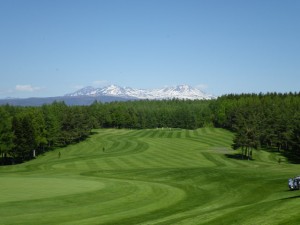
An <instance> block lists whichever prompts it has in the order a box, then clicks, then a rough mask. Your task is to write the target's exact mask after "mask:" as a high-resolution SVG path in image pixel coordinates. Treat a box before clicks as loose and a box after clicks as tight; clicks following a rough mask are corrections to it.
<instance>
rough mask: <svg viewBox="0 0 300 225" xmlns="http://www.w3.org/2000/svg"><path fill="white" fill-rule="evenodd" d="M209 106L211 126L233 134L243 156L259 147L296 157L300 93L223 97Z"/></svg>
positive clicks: (299, 139) (298, 152)
mask: <svg viewBox="0 0 300 225" xmlns="http://www.w3.org/2000/svg"><path fill="white" fill-rule="evenodd" d="M210 107H211V109H212V111H213V123H214V125H215V126H216V127H223V128H225V129H229V130H231V131H233V132H235V138H234V140H233V148H234V149H241V150H242V156H243V157H246V158H248V159H251V157H252V150H253V149H258V148H261V147H263V148H267V149H273V150H274V149H275V150H277V151H279V152H284V153H286V154H288V155H291V156H292V157H299V156H300V93H286V94H278V93H268V94H241V95H224V96H222V97H220V98H218V100H217V101H215V102H212V104H211V105H210Z"/></svg>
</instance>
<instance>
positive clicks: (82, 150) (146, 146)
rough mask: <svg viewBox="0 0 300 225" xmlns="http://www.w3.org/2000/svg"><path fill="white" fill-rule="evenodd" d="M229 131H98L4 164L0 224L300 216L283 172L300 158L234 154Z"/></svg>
mask: <svg viewBox="0 0 300 225" xmlns="http://www.w3.org/2000/svg"><path fill="white" fill-rule="evenodd" d="M232 137H233V134H232V133H230V132H228V131H225V130H222V129H215V128H203V129H198V130H181V129H153V130H125V129H124V130H117V129H101V130H96V131H95V134H93V135H92V136H91V137H90V138H89V139H87V140H86V141H84V142H82V143H79V144H77V145H72V146H69V147H67V148H63V149H57V150H55V151H53V152H49V153H47V154H45V155H44V156H39V157H38V158H37V159H35V160H33V161H30V162H27V163H24V164H21V165H15V166H7V167H0V224H1V225H2V224H7V225H8V224H22V225H26V224H28V225H33V224H39V225H42V224H64V225H77V224H86V225H93V224H122V225H123V224H148V225H149V224H226V225H228V224H249V225H250V224H251V225H252V224H253V225H256V224H272V225H273V224H299V223H300V213H299V212H300V191H289V190H288V187H287V179H288V178H289V177H294V176H296V175H300V166H299V165H292V164H289V163H287V162H286V161H285V160H283V161H282V162H281V164H279V163H278V157H280V156H279V155H277V154H276V153H269V152H266V151H255V152H254V160H253V161H246V160H244V161H242V160H238V159H235V158H234V157H233V154H235V153H237V152H235V151H233V150H231V148H230V146H231V143H232ZM59 152H60V153H61V156H60V157H59Z"/></svg>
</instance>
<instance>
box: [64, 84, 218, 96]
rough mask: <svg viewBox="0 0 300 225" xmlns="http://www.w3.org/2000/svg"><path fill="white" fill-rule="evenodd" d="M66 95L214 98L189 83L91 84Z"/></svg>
mask: <svg viewBox="0 0 300 225" xmlns="http://www.w3.org/2000/svg"><path fill="white" fill-rule="evenodd" d="M66 96H69V97H75V96H93V97H96V96H114V97H122V98H128V99H172V98H178V99H213V98H215V97H214V96H213V95H210V94H206V93H204V92H203V91H201V90H200V89H198V88H194V87H191V86H189V85H178V86H176V87H165V88H159V89H134V88H130V87H120V86H117V85H109V86H106V87H102V88H94V87H91V86H88V87H85V88H82V89H80V90H78V91H76V92H74V93H70V94H67V95H66Z"/></svg>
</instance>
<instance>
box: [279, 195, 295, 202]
mask: <svg viewBox="0 0 300 225" xmlns="http://www.w3.org/2000/svg"><path fill="white" fill-rule="evenodd" d="M297 198H300V195H297V196H291V197H287V198H282V199H279V200H280V201H284V200H290V199H297Z"/></svg>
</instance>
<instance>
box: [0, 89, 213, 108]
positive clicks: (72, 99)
mask: <svg viewBox="0 0 300 225" xmlns="http://www.w3.org/2000/svg"><path fill="white" fill-rule="evenodd" d="M173 98H177V99H190V100H196V99H205V100H209V99H214V98H215V96H213V95H211V94H206V93H204V92H203V91H201V90H200V89H198V88H194V87H191V86H189V85H177V86H175V87H164V88H157V89H135V88H130V87H120V86H117V85H109V86H105V87H102V88H94V87H91V86H88V87H85V88H82V89H80V90H78V91H75V92H73V93H69V94H66V95H64V96H58V97H47V98H24V99H23V98H7V99H0V105H3V104H10V105H19V106H40V105H43V104H51V103H52V102H54V101H64V102H65V103H66V104H67V105H90V104H92V103H93V102H94V101H95V100H96V101H100V102H112V101H128V100H139V99H149V100H154V99H157V100H161V99H173Z"/></svg>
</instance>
